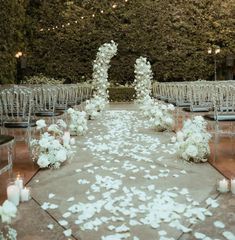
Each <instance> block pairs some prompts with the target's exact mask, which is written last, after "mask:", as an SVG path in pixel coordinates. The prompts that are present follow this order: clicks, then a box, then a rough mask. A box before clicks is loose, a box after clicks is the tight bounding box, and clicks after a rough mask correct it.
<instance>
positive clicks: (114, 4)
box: [39, 0, 128, 32]
mask: <svg viewBox="0 0 235 240" xmlns="http://www.w3.org/2000/svg"><path fill="white" fill-rule="evenodd" d="M124 2H125V3H127V2H128V0H124ZM111 7H112V8H113V9H116V8H117V7H118V5H117V4H116V3H113V5H112V6H111ZM100 13H101V14H103V13H104V10H100ZM91 16H92V17H93V18H94V17H95V16H96V15H95V13H93V14H92V15H91ZM80 18H81V19H84V18H85V17H84V16H81V17H80ZM73 22H74V23H76V24H77V23H78V20H75V21H73ZM70 25H71V23H70V22H68V23H65V24H62V25H61V28H64V27H65V26H70ZM55 29H60V27H58V26H55V27H50V28H47V29H44V28H41V29H40V30H39V31H40V32H44V31H45V30H47V31H52V30H55Z"/></svg>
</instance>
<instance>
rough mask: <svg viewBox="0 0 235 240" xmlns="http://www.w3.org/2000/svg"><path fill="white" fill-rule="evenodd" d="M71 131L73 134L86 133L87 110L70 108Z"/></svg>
mask: <svg viewBox="0 0 235 240" xmlns="http://www.w3.org/2000/svg"><path fill="white" fill-rule="evenodd" d="M67 112H68V114H69V120H70V124H69V131H70V134H71V135H84V134H85V133H86V131H87V130H88V127H87V119H86V112H84V111H82V112H80V111H76V110H74V109H73V108H69V109H68V111H67Z"/></svg>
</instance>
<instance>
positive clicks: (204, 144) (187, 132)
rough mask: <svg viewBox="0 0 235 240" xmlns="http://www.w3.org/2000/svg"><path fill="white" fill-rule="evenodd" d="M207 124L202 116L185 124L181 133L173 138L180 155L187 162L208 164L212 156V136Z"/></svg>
mask: <svg viewBox="0 0 235 240" xmlns="http://www.w3.org/2000/svg"><path fill="white" fill-rule="evenodd" d="M206 127H207V122H206V121H205V120H204V118H203V117H201V116H196V117H194V118H193V119H192V120H191V119H188V120H186V121H185V122H184V125H183V128H182V130H181V131H178V132H177V134H176V137H173V138H172V142H175V147H176V149H177V152H178V154H179V155H180V156H181V157H182V158H183V159H185V160H187V161H192V162H206V161H207V159H208V156H209V155H210V148H209V140H210V139H211V135H210V134H209V133H208V132H207V129H206Z"/></svg>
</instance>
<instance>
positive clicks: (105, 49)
mask: <svg viewBox="0 0 235 240" xmlns="http://www.w3.org/2000/svg"><path fill="white" fill-rule="evenodd" d="M117 46H118V45H117V44H116V43H115V42H114V41H111V42H110V43H105V44H103V45H101V46H100V48H99V49H98V52H97V55H96V59H95V61H94V64H93V74H92V81H93V87H94V93H95V95H98V96H100V97H102V98H104V99H105V100H107V99H108V91H107V89H108V86H109V82H108V70H109V67H110V61H111V59H112V58H113V57H114V56H115V55H116V54H117Z"/></svg>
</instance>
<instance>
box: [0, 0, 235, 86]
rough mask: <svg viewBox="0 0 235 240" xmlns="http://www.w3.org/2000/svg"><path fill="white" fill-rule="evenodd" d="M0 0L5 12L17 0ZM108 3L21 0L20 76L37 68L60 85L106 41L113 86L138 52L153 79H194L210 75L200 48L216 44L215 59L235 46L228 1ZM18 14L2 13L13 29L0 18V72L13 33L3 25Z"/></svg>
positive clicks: (88, 64) (84, 67)
mask: <svg viewBox="0 0 235 240" xmlns="http://www.w3.org/2000/svg"><path fill="white" fill-rule="evenodd" d="M0 1H2V2H3V4H5V5H7V7H8V8H10V9H14V8H13V7H12V5H11V4H13V2H14V3H15V4H16V3H17V4H20V3H19V2H20V1H19V0H18V1H17V0H11V1H3V0H0ZM10 3H11V4H10ZM112 4H113V2H110V1H107V0H102V1H97V0H82V1H81V0H73V1H71V0H70V1H65V0H50V1H46V0H29V1H28V3H27V8H25V9H26V15H27V16H26V22H27V25H26V26H27V27H26V28H25V29H26V30H27V32H26V40H27V66H28V74H29V75H38V74H39V73H43V74H44V75H46V76H50V77H56V78H65V79H66V82H79V81H80V80H81V79H82V77H83V78H84V77H85V79H89V78H91V74H92V62H93V60H94V59H95V56H96V52H97V49H98V47H99V46H100V45H101V44H103V43H105V42H109V41H110V40H112V39H113V40H114V41H115V42H117V43H118V54H117V56H116V57H115V58H114V59H113V60H112V62H111V65H112V66H111V68H110V79H112V81H114V82H119V83H126V82H132V81H133V79H134V62H135V60H136V58H138V57H139V56H146V57H147V58H148V60H149V61H150V62H151V64H152V69H153V72H154V77H155V79H156V80H159V81H173V80H174V81H176V80H196V79H198V78H201V79H202V78H204V79H208V78H209V77H210V76H212V75H213V57H212V56H209V55H208V54H207V49H208V47H215V46H220V47H221V50H222V51H221V54H220V56H219V58H220V59H221V60H222V59H224V57H225V56H226V55H227V54H231V53H234V51H235V36H234V25H235V19H234V15H235V2H234V0H224V1H222V2H221V0H200V1H197V0H135V1H134V0H128V1H127V2H125V1H121V0H119V1H116V4H117V6H116V7H115V8H113V7H112ZM21 6H23V4H21ZM0 11H3V10H0ZM22 11H23V10H19V12H17V16H18V17H19V15H20V21H18V20H17V21H15V19H16V16H14V14H13V10H11V11H10V14H9V12H7V11H6V10H4V12H3V14H5V17H6V18H8V20H9V21H10V22H11V25H14V24H15V25H17V24H18V25H17V26H18V27H17V26H15V25H14V26H13V27H11V28H9V26H8V25H6V23H4V21H3V20H2V21H0V24H1V26H2V28H3V29H5V32H4V34H3V35H2V36H6V39H8V40H7V43H8V45H7V50H5V56H6V57H7V55H8V54H10V56H11V57H8V59H9V60H7V61H5V60H3V59H1V60H0V61H2V62H1V64H0V65H1V67H2V65H4V69H3V70H2V69H0V74H3V73H4V74H5V73H9V74H10V75H11V76H13V75H14V74H15V70H14V69H15V68H14V64H15V59H14V57H13V56H14V54H13V53H14V52H15V51H16V47H15V45H14V47H13V46H11V45H10V42H11V41H10V39H15V38H14V37H13V35H14V34H13V33H6V30H7V29H8V30H9V29H10V30H11V29H13V30H14V29H19V30H18V31H20V29H22V26H24V24H23V23H22V21H21V18H22V17H23V16H24V14H22ZM102 11H103V12H102ZM93 14H94V16H95V17H93V16H92V15H93ZM2 17H3V16H2V14H1V17H0V18H2ZM17 19H18V18H17ZM75 21H76V23H75ZM15 22H17V24H16V23H15ZM68 23H70V25H67V24H68ZM19 24H20V26H19ZM22 24H23V25H22ZM62 25H64V26H62ZM16 27H17V28H16ZM2 28H1V29H2ZM53 28H54V29H53ZM41 29H43V31H42V30H41ZM48 29H49V30H50V31H49V30H48ZM40 30H41V31H40ZM1 31H2V30H1ZM10 32H11V31H10ZM14 32H15V31H14ZM20 33H21V36H23V35H24V33H23V32H22V31H20ZM8 34H9V36H8ZM12 34H13V35H12ZM4 38H5V37H4ZM20 38H21V37H20ZM1 41H2V40H1ZM14 42H15V41H13V42H12V43H14ZM16 42H17V43H18V42H19V39H18V40H17V41H16ZM1 46H2V44H1ZM18 46H19V45H18ZM18 46H17V47H18ZM1 51H2V50H1ZM11 62H12V63H11ZM11 76H9V78H8V79H9V80H10V79H12V77H11Z"/></svg>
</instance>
